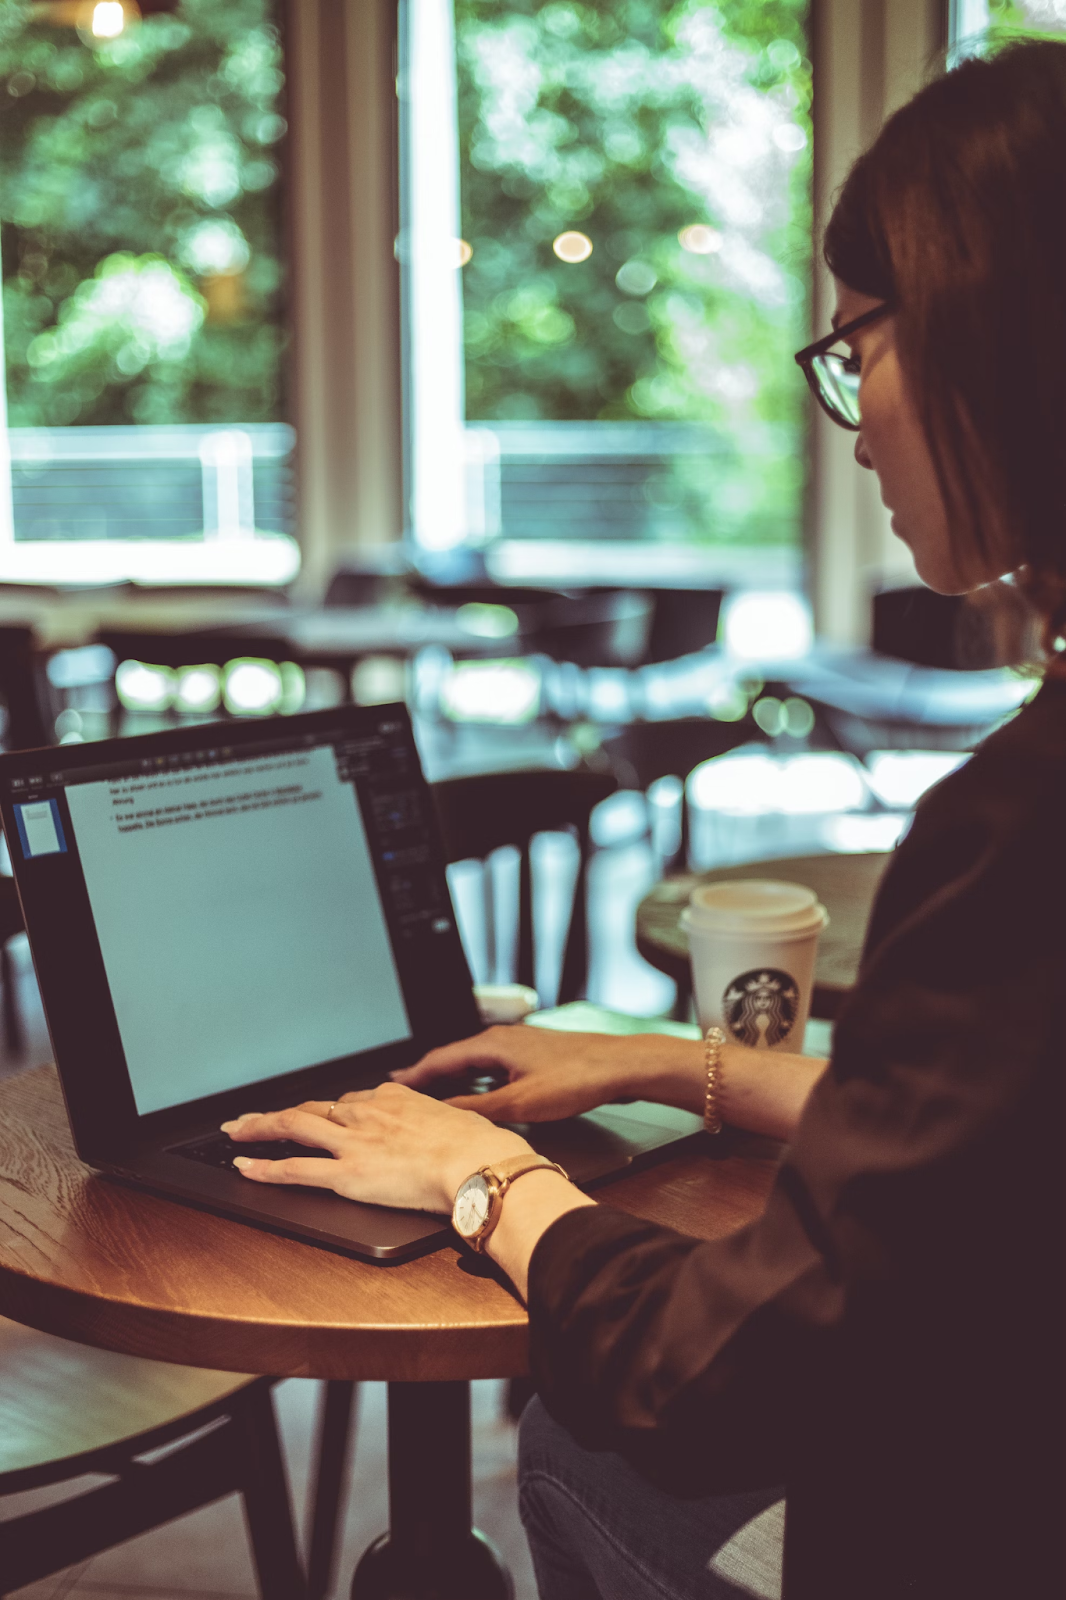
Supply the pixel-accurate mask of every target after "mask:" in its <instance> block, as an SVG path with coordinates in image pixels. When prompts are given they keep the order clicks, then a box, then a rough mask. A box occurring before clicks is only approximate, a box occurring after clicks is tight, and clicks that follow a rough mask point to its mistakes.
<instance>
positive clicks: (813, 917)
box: [685, 878, 829, 934]
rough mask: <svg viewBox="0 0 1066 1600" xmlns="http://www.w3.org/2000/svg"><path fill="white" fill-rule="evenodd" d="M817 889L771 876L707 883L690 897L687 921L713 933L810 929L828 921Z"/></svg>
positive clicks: (793, 931)
mask: <svg viewBox="0 0 1066 1600" xmlns="http://www.w3.org/2000/svg"><path fill="white" fill-rule="evenodd" d="M828 920H829V919H828V916H827V914H826V909H825V907H824V906H823V905H820V904H819V902H818V896H817V895H816V894H815V892H814V890H813V889H805V888H804V887H803V885H802V884H800V883H779V882H777V881H775V880H773V879H771V878H738V879H735V880H734V881H733V882H731V883H705V884H702V885H701V886H700V887H699V888H698V889H693V891H692V894H691V895H690V897H689V905H688V915H687V917H686V918H685V921H686V923H687V924H688V925H689V926H690V927H693V928H700V929H705V930H706V931H707V932H709V933H755V934H766V933H769V934H773V933H807V932H809V931H810V930H812V929H814V928H821V927H823V926H824V925H825V923H826V922H827V921H828Z"/></svg>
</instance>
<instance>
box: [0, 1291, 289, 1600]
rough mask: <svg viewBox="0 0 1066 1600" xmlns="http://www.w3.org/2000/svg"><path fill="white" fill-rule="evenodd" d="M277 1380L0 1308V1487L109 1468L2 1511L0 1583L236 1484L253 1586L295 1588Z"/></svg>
mask: <svg viewBox="0 0 1066 1600" xmlns="http://www.w3.org/2000/svg"><path fill="white" fill-rule="evenodd" d="M273 1381H274V1380H273V1379H270V1378H247V1377H242V1376H240V1375H238V1374H235V1373H232V1372H206V1371H202V1370H200V1369H198V1368H192V1367H177V1366H171V1365H169V1364H167V1363H165V1362H156V1361H143V1360H140V1359H139V1358H137V1357H134V1356H123V1355H115V1354H113V1353H112V1352H110V1351H107V1350H93V1349H90V1348H88V1347H87V1346H85V1345H80V1344H74V1343H72V1342H71V1341H70V1340H67V1339H58V1338H54V1337H53V1336H52V1335H51V1334H46V1333H37V1332H35V1331H34V1330H33V1329H31V1328H24V1327H22V1326H20V1325H19V1324H18V1323H14V1322H8V1321H7V1320H6V1319H4V1318H0V1495H5V1496H6V1495H10V1494H16V1493H19V1492H21V1491H23V1490H27V1489H37V1488H41V1487H42V1486H44V1485H46V1484H58V1483H66V1482H70V1481H72V1480H74V1479H75V1478H79V1477H82V1476H83V1475H84V1474H86V1473H95V1474H101V1473H103V1474H107V1475H108V1476H109V1477H111V1478H113V1480H114V1481H113V1482H111V1483H107V1484H104V1485H102V1486H100V1487H96V1488H90V1489H85V1490H82V1492H80V1493H78V1494H75V1495H74V1496H73V1497H71V1498H70V1499H66V1500H62V1501H59V1502H55V1503H52V1504H49V1505H47V1506H44V1507H43V1508H42V1509H39V1510H36V1511H24V1512H22V1513H21V1514H20V1515H16V1516H14V1517H11V1518H10V1519H8V1520H6V1521H3V1522H0V1585H2V1586H3V1593H4V1594H8V1593H11V1592H13V1591H15V1590H17V1589H21V1588H22V1587H23V1586H24V1585H25V1584H28V1583H34V1582H36V1581H37V1580H38V1579H40V1578H45V1577H48V1576H49V1575H50V1574H52V1573H54V1572H60V1571H62V1570H63V1568H64V1567H69V1566H73V1565H74V1564H75V1563H76V1562H79V1561H84V1560H86V1559H87V1558H88V1557H90V1556H93V1555H97V1554H99V1553H100V1552H101V1551H103V1550H107V1549H110V1548H112V1547H113V1546H115V1545H118V1544H122V1543H124V1542H125V1541H126V1540H127V1539H132V1538H133V1537H135V1536H136V1535H137V1534H140V1533H146V1532H147V1531H148V1530H149V1529H151V1528H157V1527H159V1526H161V1525H162V1524H163V1523H165V1522H170V1521H172V1520H173V1519H174V1518H175V1517H180V1516H184V1515H185V1513H186V1512H189V1511H195V1510H198V1509H199V1508H200V1507H201V1506H206V1505H210V1504H211V1503H212V1502H213V1501H215V1500H221V1499H222V1498H223V1497H224V1496H226V1495H229V1494H235V1493H239V1494H240V1495H242V1497H243V1500H244V1512H245V1519H246V1522H247V1527H248V1536H249V1541H250V1544H251V1548H252V1555H253V1559H254V1562H255V1567H256V1572H257V1575H258V1580H259V1593H260V1594H261V1595H262V1597H263V1600H300V1597H302V1596H303V1595H304V1594H305V1591H306V1585H305V1581H304V1574H303V1571H302V1569H301V1567H300V1562H299V1557H298V1555H297V1552H296V1541H295V1537H294V1534H293V1524H292V1510H291V1506H290V1502H289V1490H288V1484H287V1482H286V1477H285V1469H284V1466H283V1463H282V1456H281V1447H280V1443H279V1440H278V1434H277V1428H276V1426H275V1421H274V1408H273V1404H272V1401H271V1396H270V1389H271V1384H272V1383H273ZM163 1447H167V1448H166V1449H165V1451H164V1453H163V1454H161V1455H160V1454H156V1455H155V1458H154V1459H145V1458H146V1457H149V1456H150V1455H152V1454H153V1453H155V1452H159V1451H160V1450H162V1449H163Z"/></svg>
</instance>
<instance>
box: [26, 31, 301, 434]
mask: <svg viewBox="0 0 1066 1600" xmlns="http://www.w3.org/2000/svg"><path fill="white" fill-rule="evenodd" d="M42 9H43V8H41V7H34V6H33V5H30V4H27V3H24V0H0V111H2V121H0V242H2V246H3V292H4V302H3V311H4V339H5V344H6V354H7V384H8V415H9V421H10V423H11V424H12V426H15V427H19V426H22V427H26V426H35V425H51V426H62V425H66V424H71V423H77V424H86V423H97V424H101V423H102V424H109V423H110V424H118V423H174V422H257V421H275V420H278V419H280V418H281V417H282V415H283V410H282V391H281V371H282V349H283V339H284V334H283V324H282V303H281V295H282V289H283V267H282V261H281V259H280V241H281V226H280V215H279V165H278V144H279V141H280V140H281V139H282V137H283V136H284V133H285V122H284V119H283V117H282V116H281V114H280V106H281V95H282V89H283V83H284V79H283V74H282V60H281V50H280V44H279V40H278V34H277V30H276V28H275V26H274V23H273V18H274V13H275V7H274V5H273V4H271V0H225V3H224V4H221V3H219V0H183V3H182V4H181V5H180V7H179V8H178V10H177V12H176V14H174V15H160V16H154V17H147V18H146V19H145V20H144V21H143V22H142V23H141V24H140V26H137V27H133V28H130V29H129V30H128V31H127V32H126V33H124V34H123V35H122V36H120V37H119V38H117V39H115V40H113V41H110V42H106V43H95V44H87V43H86V42H84V41H83V39H82V38H81V36H80V35H79V33H78V31H77V30H76V29H75V28H74V27H71V26H57V25H56V24H54V23H52V22H49V21H47V20H42V19H41V18H40V15H39V13H40V12H41V10H42ZM35 11H36V12H37V13H38V15H37V16H36V17H35V15H34V13H35Z"/></svg>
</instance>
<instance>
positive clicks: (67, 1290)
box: [0, 1066, 776, 1381]
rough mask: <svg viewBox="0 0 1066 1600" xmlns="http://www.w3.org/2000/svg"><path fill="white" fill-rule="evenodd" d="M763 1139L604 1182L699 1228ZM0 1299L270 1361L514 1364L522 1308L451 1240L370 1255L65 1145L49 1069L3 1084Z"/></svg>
mask: <svg viewBox="0 0 1066 1600" xmlns="http://www.w3.org/2000/svg"><path fill="white" fill-rule="evenodd" d="M775 1156H776V1150H775V1148H774V1147H773V1146H772V1145H769V1144H768V1143H767V1142H766V1141H757V1140H749V1141H747V1143H745V1144H743V1145H736V1144H734V1145H729V1144H726V1143H723V1144H722V1145H720V1146H719V1147H718V1148H716V1149H713V1151H708V1149H706V1148H705V1147H702V1146H701V1147H699V1148H693V1147H692V1146H689V1147H687V1148H686V1149H685V1150H684V1151H682V1152H679V1153H678V1155H676V1156H674V1157H672V1158H671V1159H669V1160H667V1161H665V1162H662V1163H661V1164H659V1165H658V1166H655V1167H651V1168H648V1169H646V1170H645V1171H643V1172H640V1173H635V1174H633V1175H632V1176H631V1177H626V1178H623V1179H620V1180H618V1181H616V1182H614V1183H612V1184H611V1185H610V1186H609V1195H608V1193H607V1191H604V1193H603V1198H605V1199H607V1198H609V1200H610V1203H611V1204H612V1205H615V1206H617V1207H619V1208H620V1209H622V1210H626V1211H630V1212H631V1213H633V1214H636V1215H639V1216H646V1217H649V1218H651V1219H652V1220H654V1221H657V1222H660V1223H664V1224H666V1225H669V1226H672V1227H676V1228H679V1229H682V1230H683V1231H686V1232H688V1233H690V1234H694V1235H696V1236H699V1237H705V1238H714V1237H717V1236H720V1235H721V1234H724V1233H728V1232H731V1231H732V1230H733V1229H735V1228H738V1227H741V1226H742V1225H743V1224H744V1223H746V1222H748V1221H750V1220H751V1219H752V1218H753V1217H755V1216H757V1215H758V1214H759V1212H760V1211H761V1210H762V1207H763V1205H764V1203H765V1199H766V1195H767V1193H768V1191H769V1187H770V1184H771V1182H772V1180H773V1173H774V1168H775ZM0 1313H2V1314H3V1315H6V1316H8V1317H11V1318H14V1319H15V1320H16V1321H19V1322H23V1323H28V1324H29V1325H30V1326H31V1327H35V1328H40V1329H42V1330H43V1331H45V1332H46V1333H55V1334H60V1335H62V1336H64V1337H66V1338H69V1339H76V1340H79V1341H81V1342H82V1343H84V1344H90V1345H96V1346H98V1347H100V1348H102V1349H105V1350H118V1351H121V1352H123V1353H125V1354H127V1355H135V1356H148V1357H153V1358H155V1359H157V1360H161V1361H173V1362H180V1363H183V1364H185V1365H188V1366H199V1367H210V1368H214V1369H222V1370H224V1371H230V1372H254V1373H268V1374H271V1375H274V1376H279V1377H315V1378H367V1379H371V1378H377V1379H391V1380H407V1381H420V1380H441V1379H469V1378H487V1377H510V1376H515V1375H519V1374H521V1373H524V1372H525V1371H526V1368H527V1319H526V1312H525V1308H524V1307H523V1305H522V1304H521V1302H520V1301H519V1300H518V1298H517V1296H516V1295H515V1294H514V1292H513V1291H512V1290H511V1288H510V1287H509V1286H508V1285H507V1284H506V1283H505V1281H504V1280H503V1279H502V1277H500V1276H497V1274H496V1272H495V1269H494V1268H493V1267H492V1266H491V1264H490V1263H487V1262H484V1261H483V1260H482V1259H481V1258H479V1257H474V1256H471V1255H470V1254H469V1252H467V1251H463V1250H461V1249H460V1247H459V1246H456V1247H454V1248H452V1247H445V1248H444V1249H442V1250H437V1251H435V1252H434V1253H433V1254H431V1255H426V1256H422V1257H421V1258H420V1259H418V1260H416V1261H407V1262H403V1263H402V1264H399V1265H396V1266H385V1267H381V1266H374V1265H372V1264H370V1263H367V1262H362V1261H356V1260H353V1259H352V1258H351V1257H349V1256H345V1255H341V1254H339V1253H335V1252H333V1251H330V1250H326V1249H320V1248H318V1247H316V1246H314V1245H310V1244H304V1243H301V1242H299V1241H297V1240H294V1239H286V1238H283V1237H282V1236H281V1235H280V1234H274V1233H270V1232H267V1231H264V1230H260V1229H257V1228H251V1227H248V1226H246V1225H245V1224H242V1223H240V1222H236V1221H232V1220H230V1219H229V1218H226V1217H218V1216H214V1215H213V1214H211V1213H209V1212H204V1211H200V1210H197V1209H194V1208H193V1207H191V1206H187V1205H182V1204H180V1203H178V1202H176V1201H172V1200H166V1199H163V1198H160V1197H157V1196H155V1195H152V1194H148V1193H146V1192H144V1191H143V1190H139V1189H136V1188H134V1187H132V1186H129V1185H126V1184H123V1183H120V1182H119V1181H117V1180H115V1179H111V1178H106V1177H103V1176H101V1175H100V1174H99V1173H96V1172H94V1171H93V1170H92V1169H91V1168H89V1167H87V1166H85V1165H84V1164H83V1163H82V1162H81V1161H79V1159H78V1157H77V1155H76V1154H75V1152H74V1148H73V1145H72V1142H71V1137H70V1130H69V1127H68V1124H67V1119H66V1114H65V1112H64V1109H63V1101H62V1096H61V1094H60V1089H59V1083H58V1079H57V1076H56V1073H55V1069H54V1068H53V1067H51V1066H43V1067H37V1068H35V1069H34V1070H33V1071H31V1072H27V1073H23V1074H21V1075H20V1076H18V1077H15V1078H11V1079H8V1080H6V1081H5V1082H2V1083H0Z"/></svg>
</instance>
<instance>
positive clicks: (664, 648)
mask: <svg viewBox="0 0 1066 1600" xmlns="http://www.w3.org/2000/svg"><path fill="white" fill-rule="evenodd" d="M723 599H724V591H723V590H721V589H655V590H653V591H652V603H653V606H654V611H653V613H652V623H651V634H650V637H649V639H648V648H647V651H646V652H645V656H644V660H645V661H646V662H648V663H650V662H655V661H676V660H677V658H678V657H679V656H689V655H694V654H695V653H696V652H697V651H699V650H706V649H707V648H708V646H709V645H712V644H714V642H715V640H716V639H717V637H718V618H719V616H720V614H721V610H722V600H723Z"/></svg>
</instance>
